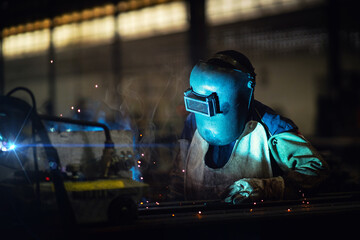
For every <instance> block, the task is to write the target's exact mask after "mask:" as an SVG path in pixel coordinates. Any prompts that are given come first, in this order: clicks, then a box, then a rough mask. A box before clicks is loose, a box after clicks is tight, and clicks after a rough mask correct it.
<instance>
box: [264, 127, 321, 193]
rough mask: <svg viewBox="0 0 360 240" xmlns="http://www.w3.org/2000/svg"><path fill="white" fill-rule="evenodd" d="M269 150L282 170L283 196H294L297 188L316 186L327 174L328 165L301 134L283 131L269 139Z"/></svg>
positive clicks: (297, 190)
mask: <svg viewBox="0 0 360 240" xmlns="http://www.w3.org/2000/svg"><path fill="white" fill-rule="evenodd" d="M269 148H270V151H271V153H272V155H273V157H274V159H275V161H276V163H277V164H278V165H279V167H280V169H281V170H282V171H283V172H284V175H283V179H284V183H285V189H284V198H285V199H286V198H293V197H295V196H296V195H297V194H298V192H299V190H302V191H307V190H310V189H313V188H315V187H317V186H318V185H319V184H320V183H321V182H323V181H324V179H325V178H326V177H327V175H328V165H327V164H326V162H325V161H324V160H323V159H322V157H321V156H320V154H319V153H318V152H317V151H316V150H315V149H314V147H313V146H312V145H311V144H310V143H309V142H308V141H307V140H306V139H305V138H304V137H303V136H301V135H299V134H296V133H292V132H284V133H280V134H277V135H274V136H272V137H271V138H270V139H269Z"/></svg>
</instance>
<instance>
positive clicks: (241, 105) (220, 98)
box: [184, 51, 255, 146]
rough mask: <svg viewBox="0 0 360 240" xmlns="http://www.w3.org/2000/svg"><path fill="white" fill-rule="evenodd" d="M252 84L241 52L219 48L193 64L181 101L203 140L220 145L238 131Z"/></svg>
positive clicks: (251, 72) (243, 121) (252, 76)
mask: <svg viewBox="0 0 360 240" xmlns="http://www.w3.org/2000/svg"><path fill="white" fill-rule="evenodd" d="M254 86H255V73H254V68H253V67H252V65H251V63H250V61H249V60H248V59H247V58H246V57H245V56H244V55H243V54H241V53H238V52H235V51H224V52H219V53H217V54H216V55H215V56H214V57H212V58H211V59H209V60H208V61H206V62H203V61H200V62H199V63H198V64H196V66H195V67H194V68H193V70H192V72H191V74H190V88H189V89H188V90H187V91H185V93H184V101H185V107H186V110H187V111H189V112H193V113H195V120H196V125H197V129H198V131H199V134H200V135H201V137H202V138H203V139H204V140H206V141H207V142H208V143H209V144H211V145H217V146H222V145H227V144H229V143H231V142H233V141H235V140H236V139H237V138H238V137H239V136H240V135H241V133H242V132H243V130H244V127H245V124H246V122H247V119H248V115H249V109H250V105H251V101H252V99H253V91H254Z"/></svg>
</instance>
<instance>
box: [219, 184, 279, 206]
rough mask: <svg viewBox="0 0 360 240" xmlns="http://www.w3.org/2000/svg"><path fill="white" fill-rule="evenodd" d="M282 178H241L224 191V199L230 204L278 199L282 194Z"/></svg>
mask: <svg viewBox="0 0 360 240" xmlns="http://www.w3.org/2000/svg"><path fill="white" fill-rule="evenodd" d="M284 188H285V184H284V180H283V178H282V177H273V178H242V179H240V180H238V181H236V182H234V184H232V185H231V186H230V187H229V188H228V189H227V191H226V192H225V199H224V201H225V202H227V203H232V204H239V203H242V202H256V201H260V200H280V199H282V198H283V195H284Z"/></svg>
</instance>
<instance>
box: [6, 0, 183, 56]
mask: <svg viewBox="0 0 360 240" xmlns="http://www.w3.org/2000/svg"><path fill="white" fill-rule="evenodd" d="M113 13H114V6H112V5H106V6H105V7H103V8H99V7H98V8H94V9H85V10H83V11H82V12H75V13H70V14H64V15H62V16H57V17H55V18H54V19H53V23H54V24H55V27H54V29H53V33H52V34H53V36H52V37H53V38H52V40H53V43H54V46H55V47H56V48H61V47H65V46H69V45H73V44H106V43H109V42H111V41H112V39H113V36H114V34H115V33H116V31H117V32H118V33H119V34H120V36H121V38H122V40H125V41H126V40H133V39H140V38H145V37H150V36H156V35H159V34H168V33H174V32H180V31H185V30H186V29H187V27H188V23H187V12H186V4H185V2H184V1H176V2H169V3H162V4H157V5H154V6H150V7H144V8H140V9H136V10H129V11H124V12H120V14H119V15H117V17H116V18H115V17H114V14H113ZM81 19H82V21H81ZM115 19H116V21H115ZM40 23H42V22H39V24H40ZM116 24H117V25H116ZM28 25H29V24H27V25H21V26H18V27H17V28H14V27H13V28H10V29H6V30H5V31H6V34H4V35H5V37H4V39H3V53H4V56H5V57H14V56H22V55H23V54H34V53H39V52H42V51H45V50H46V49H47V48H48V47H49V45H50V29H49V27H50V21H49V20H47V21H46V24H45V22H44V24H42V25H41V26H40V27H39V28H41V29H42V30H36V31H33V28H29V27H28ZM30 25H31V26H32V25H34V24H30ZM20 27H21V28H22V30H21V31H20V30H19V29H18V28H20ZM12 30H13V31H12ZM17 32H19V33H18V34H16V33H17Z"/></svg>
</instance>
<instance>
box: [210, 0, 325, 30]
mask: <svg viewBox="0 0 360 240" xmlns="http://www.w3.org/2000/svg"><path fill="white" fill-rule="evenodd" d="M320 2H324V1H323V0H306V1H303V0H258V1H253V0H208V1H207V5H206V16H207V21H208V22H209V24H210V25H213V26H215V25H221V24H226V23H232V22H236V21H240V20H245V19H252V18H256V17H259V16H263V15H271V14H278V13H281V12H285V11H291V10H295V9H299V8H300V7H307V6H309V5H311V4H317V3H320Z"/></svg>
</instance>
